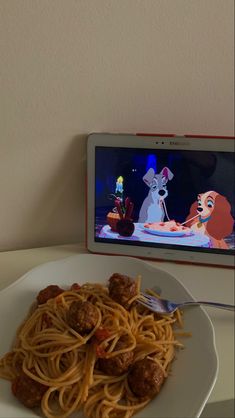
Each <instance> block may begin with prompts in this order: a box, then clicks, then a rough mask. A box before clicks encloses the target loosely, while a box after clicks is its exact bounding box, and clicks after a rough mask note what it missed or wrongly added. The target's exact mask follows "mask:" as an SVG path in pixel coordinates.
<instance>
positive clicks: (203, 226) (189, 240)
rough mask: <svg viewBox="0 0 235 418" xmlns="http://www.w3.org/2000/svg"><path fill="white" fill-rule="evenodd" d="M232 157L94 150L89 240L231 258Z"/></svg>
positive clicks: (194, 152) (209, 153)
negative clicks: (91, 215)
mask: <svg viewBox="0 0 235 418" xmlns="http://www.w3.org/2000/svg"><path fill="white" fill-rule="evenodd" d="M234 178H235V172H234V153H233V152H224V151H210V150H206V151H205V150H203V151H199V150H179V149H154V148H153V149H151V148H136V149H134V148H132V147H126V146H125V147H122V146H120V147H118V146H96V147H95V188H94V189H95V190H94V192H95V197H94V201H95V204H94V219H95V223H94V224H95V227H94V241H95V242H97V243H99V242H103V243H109V244H112V243H115V244H118V245H119V244H121V245H123V244H124V245H127V246H129V245H132V246H141V247H150V248H165V249H167V248H169V249H177V250H182V251H183V250H187V251H194V252H195V251H196V252H197V251H201V252H208V253H214V254H221V253H222V254H225V253H226V254H234V249H235V238H234V237H235V231H234V218H235V203H234V196H235V186H234Z"/></svg>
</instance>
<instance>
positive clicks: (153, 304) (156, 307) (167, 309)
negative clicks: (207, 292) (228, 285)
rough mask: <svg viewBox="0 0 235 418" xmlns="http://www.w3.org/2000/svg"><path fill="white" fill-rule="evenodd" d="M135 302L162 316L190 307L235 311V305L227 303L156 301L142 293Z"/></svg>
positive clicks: (156, 299)
mask: <svg viewBox="0 0 235 418" xmlns="http://www.w3.org/2000/svg"><path fill="white" fill-rule="evenodd" d="M137 300H138V302H139V303H141V305H143V306H145V307H146V308H148V309H150V310H151V311H153V312H156V313H162V314H170V313H173V312H175V310H176V309H177V308H180V307H184V306H190V305H207V306H211V307H214V308H220V309H227V310H229V311H234V310H235V305H228V304H227V303H219V302H207V301H194V300H190V301H185V302H178V303H176V302H172V301H170V300H167V299H158V298H156V297H155V296H151V295H148V294H147V293H143V292H141V293H140V298H138V299H137Z"/></svg>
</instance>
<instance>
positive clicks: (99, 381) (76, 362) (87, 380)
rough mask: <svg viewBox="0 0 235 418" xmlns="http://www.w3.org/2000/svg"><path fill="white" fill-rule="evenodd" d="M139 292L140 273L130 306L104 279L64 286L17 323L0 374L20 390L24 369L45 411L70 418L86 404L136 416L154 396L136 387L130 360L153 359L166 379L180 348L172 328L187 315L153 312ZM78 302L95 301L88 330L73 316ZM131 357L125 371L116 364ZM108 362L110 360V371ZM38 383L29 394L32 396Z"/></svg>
mask: <svg viewBox="0 0 235 418" xmlns="http://www.w3.org/2000/svg"><path fill="white" fill-rule="evenodd" d="M72 289H74V287H73V288H72ZM139 291H140V278H139V279H138V280H137V281H136V294H135V295H134V296H133V297H132V298H130V300H129V301H128V303H129V309H126V308H124V307H123V306H121V305H120V304H119V303H117V302H115V301H114V300H113V299H112V298H111V297H110V294H109V289H108V287H106V286H102V285H100V284H85V285H83V286H81V287H79V286H78V287H77V288H75V290H65V291H63V292H61V293H60V294H59V295H57V296H56V297H54V298H51V299H49V300H48V301H47V302H46V303H43V304H41V305H37V306H36V307H35V308H34V309H33V311H31V312H30V314H29V315H28V317H27V318H26V320H25V321H24V323H23V324H22V325H21V327H20V328H19V330H18V332H17V336H16V340H15V342H14V346H13V348H12V350H11V351H10V352H9V353H7V354H6V355H5V356H4V357H3V358H1V359H0V376H1V377H2V378H4V379H7V380H10V381H11V382H13V384H12V391H13V393H14V394H16V392H17V390H18V392H19V386H18V387H17V384H18V383H17V382H19V379H20V376H22V374H23V375H24V376H25V381H24V382H26V381H27V379H28V381H29V382H31V383H32V385H31V386H32V387H33V384H35V385H37V387H38V389H40V390H39V392H40V396H39V398H40V406H41V409H42V412H43V414H44V416H45V417H47V418H67V417H70V416H71V415H72V414H73V412H75V411H78V410H80V409H82V410H83V412H84V415H85V416H86V417H88V418H101V417H102V418H130V417H131V416H132V415H133V414H135V413H136V412H138V411H139V410H140V409H142V408H143V407H144V406H145V405H147V404H148V402H149V401H150V400H151V398H152V396H148V395H146V396H144V397H143V396H142V397H141V396H137V395H136V394H135V392H133V390H132V388H131V387H130V379H129V378H128V376H129V370H130V367H132V366H131V365H130V364H129V363H130V362H131V363H132V365H135V364H137V363H139V364H141V361H142V360H143V359H146V358H147V359H148V360H151V361H152V363H154V364H155V365H157V366H158V368H159V370H160V372H161V374H162V376H163V379H162V380H165V378H167V376H168V374H169V368H170V365H171V362H172V360H173V359H174V356H175V349H176V348H177V347H182V344H181V343H179V342H178V341H177V340H176V338H175V335H174V330H173V326H174V324H177V323H179V322H180V323H181V321H182V318H181V313H180V312H179V311H177V313H174V314H171V315H167V316H164V315H159V314H155V313H153V312H150V311H149V310H148V309H146V308H143V306H141V305H139V304H138V303H136V302H135V300H136V299H137V297H138V296H139ZM74 302H80V303H82V302H90V303H91V304H92V305H93V307H95V310H96V315H97V316H96V323H95V326H94V327H93V328H92V329H91V330H90V331H89V332H88V333H85V334H81V333H79V332H77V331H76V330H75V329H73V328H71V326H70V325H69V323H68V322H69V321H68V312H69V311H70V310H71V306H72V304H74ZM120 358H121V359H122V361H121V362H119V363H118V361H117V360H118V359H120ZM127 358H128V362H129V363H128V364H127V367H126V368H127V370H125V368H124V369H123V372H122V370H118V369H117V370H118V371H116V372H115V370H113V369H112V367H114V369H115V367H116V366H115V364H116V365H118V364H119V366H120V365H121V366H123V361H124V359H127ZM112 360H114V361H113V363H112ZM115 360H116V363H115ZM102 362H103V363H105V362H106V366H107V364H108V365H109V366H110V365H111V366H112V367H111V369H110V367H109V369H108V372H106V370H105V368H103V367H101V366H102ZM113 364H114V366H113ZM110 370H111V372H110ZM112 370H113V371H112ZM32 390H33V389H32V388H31V389H30V388H29V389H28V393H26V394H25V398H26V401H27V402H28V398H27V397H30V391H32ZM21 400H22V399H21ZM26 401H25V402H24V399H23V403H24V404H25V405H26V406H29V407H31V406H32V407H33V406H35V405H34V404H32V405H31V404H30V402H28V403H26Z"/></svg>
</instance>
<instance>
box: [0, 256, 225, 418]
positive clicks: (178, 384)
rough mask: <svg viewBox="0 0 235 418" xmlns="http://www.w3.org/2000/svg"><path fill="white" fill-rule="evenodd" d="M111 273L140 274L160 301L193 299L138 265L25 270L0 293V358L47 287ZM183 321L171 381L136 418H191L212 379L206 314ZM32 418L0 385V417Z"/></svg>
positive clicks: (117, 262)
mask: <svg viewBox="0 0 235 418" xmlns="http://www.w3.org/2000/svg"><path fill="white" fill-rule="evenodd" d="M114 272H119V273H124V274H127V275H130V276H132V277H135V276H136V275H137V274H141V275H142V287H143V289H144V288H145V287H153V286H158V287H160V288H161V290H162V296H164V297H166V298H172V299H173V300H176V301H177V300H178V301H179V300H184V299H188V300H191V299H193V298H192V296H191V295H190V294H189V292H188V291H187V290H186V289H185V288H184V286H183V285H182V284H181V283H180V282H179V281H178V280H176V278H174V277H173V276H171V275H170V274H169V273H166V272H164V271H163V270H160V269H158V268H156V267H153V266H151V265H150V264H149V263H147V262H144V261H142V260H139V259H135V258H129V257H117V256H102V255H93V254H92V255H90V254H87V255H75V256H72V257H68V258H66V259H63V260H59V261H55V262H49V263H46V264H43V265H41V266H39V267H37V268H35V269H33V270H31V271H30V272H29V273H27V274H26V275H24V276H23V277H21V278H20V279H19V280H17V281H16V282H15V283H13V284H12V285H10V286H9V287H7V288H6V289H3V290H2V291H1V292H0V341H1V344H0V355H1V356H2V355H3V354H4V353H5V352H6V351H8V350H9V348H10V345H11V342H12V340H13V338H14V336H15V332H16V329H17V327H18V325H19V324H20V323H21V321H22V320H23V318H24V317H25V315H26V313H27V311H28V308H29V305H30V304H31V302H32V301H33V300H34V298H35V296H36V295H37V293H38V291H39V290H41V289H42V288H44V287H46V286H47V285H49V284H58V285H59V286H66V285H70V284H72V283H74V282H79V283H81V284H82V283H84V282H103V283H105V282H106V281H107V279H108V278H109V277H110V275H111V274H112V273H114ZM184 317H185V330H186V331H190V332H192V337H190V338H184V339H183V343H184V345H185V349H184V350H180V351H178V352H177V358H176V359H175V361H174V363H173V367H172V375H171V376H170V377H169V378H168V379H167V381H166V383H165V384H164V386H163V388H162V390H161V392H160V393H159V395H158V396H157V397H156V398H155V399H154V400H153V401H152V402H150V404H149V405H148V406H147V407H146V408H144V409H143V410H142V411H140V412H139V413H138V414H136V415H135V416H136V417H139V418H146V417H148V418H182V417H187V418H193V417H199V416H200V414H201V411H202V409H203V407H204V405H205V403H206V401H207V399H208V397H209V395H210V393H211V390H212V388H213V386H214V384H215V381H216V377H217V369H218V361H217V354H216V348H215V338H214V330H213V327H212V324H211V321H210V319H209V317H208V315H207V313H206V312H205V311H204V310H203V309H202V308H201V307H199V306H194V307H191V308H187V310H185V315H184ZM37 416H38V415H37V414H36V412H35V411H33V410H29V409H27V408H25V407H24V406H23V405H21V404H20V403H19V402H18V401H17V399H16V398H15V397H14V396H13V395H12V394H11V389H10V384H9V382H7V381H4V380H2V379H0V417H1V418H33V417H37ZM82 416H83V415H82V414H79V415H76V417H82Z"/></svg>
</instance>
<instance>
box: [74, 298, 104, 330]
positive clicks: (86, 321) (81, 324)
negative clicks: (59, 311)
mask: <svg viewBox="0 0 235 418" xmlns="http://www.w3.org/2000/svg"><path fill="white" fill-rule="evenodd" d="M98 318H99V314H98V311H97V309H96V307H95V306H94V305H92V303H91V302H88V301H84V302H83V301H81V300H78V301H74V302H72V304H71V305H70V307H69V310H68V312H67V322H68V324H69V326H70V327H71V328H73V329H74V330H75V331H77V332H78V333H79V334H87V333H89V332H90V331H91V330H92V329H93V328H94V327H95V326H96V324H97V321H98Z"/></svg>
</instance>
